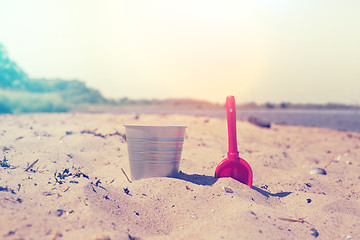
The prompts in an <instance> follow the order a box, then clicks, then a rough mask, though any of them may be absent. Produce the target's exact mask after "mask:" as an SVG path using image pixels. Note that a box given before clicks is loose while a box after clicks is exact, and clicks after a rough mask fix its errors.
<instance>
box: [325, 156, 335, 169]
mask: <svg viewBox="0 0 360 240" xmlns="http://www.w3.org/2000/svg"><path fill="white" fill-rule="evenodd" d="M333 159H334V156H331V158H330V161H329V162H328V164H326V165H325V167H324V169H325V168H327V167H328V166H330V164H331V163H332V162H333Z"/></svg>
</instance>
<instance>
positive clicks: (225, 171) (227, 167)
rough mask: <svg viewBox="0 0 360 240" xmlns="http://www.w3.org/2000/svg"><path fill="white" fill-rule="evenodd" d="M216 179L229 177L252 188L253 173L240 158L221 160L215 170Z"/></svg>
mask: <svg viewBox="0 0 360 240" xmlns="http://www.w3.org/2000/svg"><path fill="white" fill-rule="evenodd" d="M215 177H216V178H223V177H231V178H233V179H235V180H237V181H239V182H241V183H244V184H246V185H248V186H249V187H250V188H251V187H252V181H253V173H252V170H251V167H250V165H249V164H248V163H247V162H246V161H245V160H244V159H242V158H239V159H238V160H230V159H228V158H226V159H224V160H222V161H221V162H220V163H219V165H218V166H217V167H216V170H215Z"/></svg>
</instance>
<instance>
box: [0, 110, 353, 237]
mask: <svg viewBox="0 0 360 240" xmlns="http://www.w3.org/2000/svg"><path fill="white" fill-rule="evenodd" d="M126 123H134V124H136V123H142V124H164V125H173V124H174V125H187V126H188V128H187V130H186V136H185V141H184V145H183V152H182V156H181V163H180V171H181V172H180V173H179V175H178V176H177V177H173V178H170V177H161V178H149V179H141V180H136V181H132V182H131V183H130V181H128V180H127V178H126V176H125V174H124V173H123V172H122V170H121V169H123V170H124V172H125V173H126V175H127V176H129V177H130V176H131V174H130V168H129V159H128V151H127V144H126V137H125V129H124V127H123V124H126ZM237 134H238V148H239V153H240V156H241V157H242V158H244V159H245V160H246V161H247V162H248V163H249V164H250V166H251V168H252V169H253V174H254V182H253V185H254V187H253V188H252V189H251V188H249V187H248V186H246V185H244V184H242V183H239V182H237V181H235V180H233V179H231V178H221V179H215V178H214V177H213V176H214V172H215V168H216V166H217V164H218V163H219V162H220V161H221V160H222V159H224V158H225V157H226V153H227V147H228V146H227V126H226V120H225V119H216V118H209V117H203V116H183V115H135V114H126V115H112V114H85V113H64V114H25V115H1V116H0V153H1V155H0V163H1V166H0V239H5V240H6V239H26V240H27V239H98V240H100V239H112V240H113V239H349V238H351V239H360V228H359V223H360V134H359V133H352V132H340V131H335V130H329V129H321V128H309V127H301V126H285V125H276V124H273V125H272V126H271V128H260V127H258V126H256V125H253V124H251V123H249V122H245V121H238V122H237ZM32 163H34V164H33V165H32V166H31V164H32ZM329 164H330V165H329ZM324 167H326V168H325V170H326V172H327V175H312V174H310V170H311V169H313V168H324Z"/></svg>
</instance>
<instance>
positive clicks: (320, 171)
mask: <svg viewBox="0 0 360 240" xmlns="http://www.w3.org/2000/svg"><path fill="white" fill-rule="evenodd" d="M310 174H321V175H326V171H325V169H322V168H313V169H311V170H310Z"/></svg>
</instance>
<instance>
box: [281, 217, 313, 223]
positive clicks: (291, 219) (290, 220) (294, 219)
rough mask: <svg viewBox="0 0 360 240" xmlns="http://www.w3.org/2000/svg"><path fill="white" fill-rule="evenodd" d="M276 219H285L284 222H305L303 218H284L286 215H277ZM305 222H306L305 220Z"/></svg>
mask: <svg viewBox="0 0 360 240" xmlns="http://www.w3.org/2000/svg"><path fill="white" fill-rule="evenodd" d="M278 219H280V220H283V221H286V222H299V223H304V222H306V221H305V220H304V218H300V217H299V218H286V217H278ZM306 223H307V222H306Z"/></svg>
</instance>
